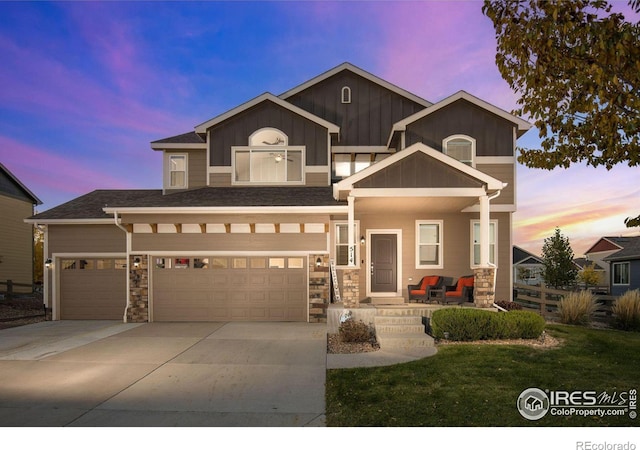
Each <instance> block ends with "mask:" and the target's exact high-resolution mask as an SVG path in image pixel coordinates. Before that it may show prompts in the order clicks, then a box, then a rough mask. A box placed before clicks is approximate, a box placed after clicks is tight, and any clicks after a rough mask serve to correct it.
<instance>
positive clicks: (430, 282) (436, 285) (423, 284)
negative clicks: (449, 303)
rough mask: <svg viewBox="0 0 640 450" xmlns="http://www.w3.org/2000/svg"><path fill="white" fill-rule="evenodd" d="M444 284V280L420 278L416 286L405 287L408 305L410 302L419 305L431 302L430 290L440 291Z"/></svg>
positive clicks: (439, 278)
mask: <svg viewBox="0 0 640 450" xmlns="http://www.w3.org/2000/svg"><path fill="white" fill-rule="evenodd" d="M443 282H444V278H442V277H440V276H437V275H432V276H426V277H422V280H420V283H418V284H410V285H408V286H407V293H408V295H409V297H408V299H409V303H411V302H412V301H416V302H419V303H427V302H429V301H432V300H433V298H431V290H432V289H440V288H441V287H442V284H443Z"/></svg>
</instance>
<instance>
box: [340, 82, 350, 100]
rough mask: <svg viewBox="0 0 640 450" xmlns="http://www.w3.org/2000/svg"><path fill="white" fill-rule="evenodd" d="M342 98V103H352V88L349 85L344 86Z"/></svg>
mask: <svg viewBox="0 0 640 450" xmlns="http://www.w3.org/2000/svg"><path fill="white" fill-rule="evenodd" d="M340 99H341V101H342V103H351V88H350V87H349V86H344V87H343V88H342V92H341V93H340Z"/></svg>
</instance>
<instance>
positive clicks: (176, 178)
mask: <svg viewBox="0 0 640 450" xmlns="http://www.w3.org/2000/svg"><path fill="white" fill-rule="evenodd" d="M169 187H171V188H186V187H187V155H170V156H169Z"/></svg>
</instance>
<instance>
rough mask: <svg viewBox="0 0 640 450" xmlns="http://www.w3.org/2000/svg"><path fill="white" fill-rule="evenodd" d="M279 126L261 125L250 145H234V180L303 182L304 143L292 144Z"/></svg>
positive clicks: (273, 182) (236, 181)
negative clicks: (292, 145) (267, 126)
mask: <svg viewBox="0 0 640 450" xmlns="http://www.w3.org/2000/svg"><path fill="white" fill-rule="evenodd" d="M288 143H289V138H288V136H287V135H286V134H284V133H283V132H282V131H280V130H277V129H275V128H261V129H260V130H258V131H256V132H255V133H253V134H252V135H251V136H250V137H249V145H248V146H246V147H233V149H232V150H233V165H234V171H233V173H234V179H233V182H234V184H250V183H256V184H276V183H283V184H302V183H303V182H304V177H303V175H304V174H303V167H304V147H291V146H289V145H288Z"/></svg>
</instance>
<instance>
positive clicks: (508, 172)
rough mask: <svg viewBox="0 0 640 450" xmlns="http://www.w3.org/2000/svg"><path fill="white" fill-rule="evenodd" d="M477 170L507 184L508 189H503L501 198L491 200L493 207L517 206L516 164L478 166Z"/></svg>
mask: <svg viewBox="0 0 640 450" xmlns="http://www.w3.org/2000/svg"><path fill="white" fill-rule="evenodd" d="M476 169H478V170H479V171H480V172H483V173H486V174H487V175H489V176H492V177H493V178H496V179H498V180H500V181H502V182H503V183H507V187H506V188H504V189H502V191H501V193H500V196H499V197H498V198H496V199H494V200H491V204H492V205H515V204H516V192H515V185H516V181H515V176H516V174H515V164H476Z"/></svg>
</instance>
